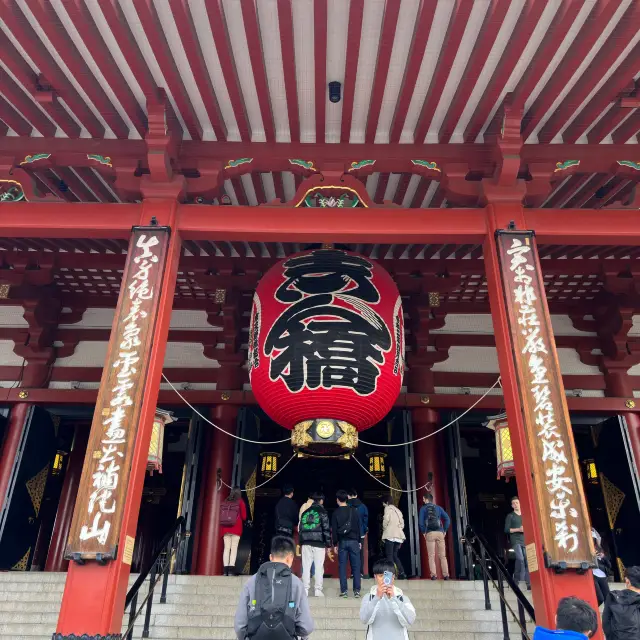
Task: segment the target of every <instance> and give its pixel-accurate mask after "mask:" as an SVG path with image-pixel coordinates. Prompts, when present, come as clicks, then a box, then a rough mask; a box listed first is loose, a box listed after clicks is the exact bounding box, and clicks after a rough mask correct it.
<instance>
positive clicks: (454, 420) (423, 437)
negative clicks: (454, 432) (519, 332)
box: [358, 378, 502, 447]
mask: <svg viewBox="0 0 640 640" xmlns="http://www.w3.org/2000/svg"><path fill="white" fill-rule="evenodd" d="M498 384H500V385H501V383H500V378H498V379H497V380H496V381H495V382H494V383H493V385H491V387H490V388H489V389H487V390H486V391H485V393H484V394H483V395H481V396H480V397H479V398H478V399H477V400H476V401H475V402H474V403H473V404H472V405H471V406H470V407H469V408H468V409H467V410H466V411H464V412H463V413H461V414H460V415H459V416H457V417H456V418H454V419H453V420H452V421H451V422H449V423H447V424H445V425H444V427H440V428H439V429H436V430H435V431H433V432H432V433H428V434H427V435H426V436H422V438H416V439H415V440H411V442H400V443H397V444H383V443H380V442H367V441H366V440H362V439H360V438H359V439H358V441H359V442H360V443H362V444H368V445H369V446H371V447H404V446H406V445H409V444H414V443H415V442H420V441H421V440H426V439H427V438H431V437H432V436H435V435H436V433H440V432H441V431H444V430H445V429H448V428H449V427H450V426H451V425H452V424H455V423H456V422H458V420H460V418H463V417H464V416H466V415H467V413H469V412H470V411H471V410H472V409H474V408H475V407H477V406H478V405H479V404H480V403H481V402H482V401H483V400H484V399H485V398H486V397H487V396H488V395H489V393H490V392H491V391H492V390H493V389H494V388H495V387H496V385H498ZM501 386H502V385H501Z"/></svg>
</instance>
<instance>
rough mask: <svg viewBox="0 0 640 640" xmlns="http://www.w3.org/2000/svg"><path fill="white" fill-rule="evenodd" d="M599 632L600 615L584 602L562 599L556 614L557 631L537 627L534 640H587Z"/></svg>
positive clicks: (571, 598) (574, 599) (572, 598)
mask: <svg viewBox="0 0 640 640" xmlns="http://www.w3.org/2000/svg"><path fill="white" fill-rule="evenodd" d="M597 630H598V614H597V613H596V612H595V609H594V608H593V607H592V606H591V605H590V604H589V603H587V602H585V601H584V600H580V599H579V598H574V597H569V598H562V600H560V602H559V603H558V610H557V612H556V630H555V631H553V630H551V629H545V628H544V627H537V628H536V630H535V632H534V634H533V640H586V639H587V638H591V636H593V635H594V634H595V632H596V631H597Z"/></svg>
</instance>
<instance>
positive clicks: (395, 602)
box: [360, 559, 416, 640]
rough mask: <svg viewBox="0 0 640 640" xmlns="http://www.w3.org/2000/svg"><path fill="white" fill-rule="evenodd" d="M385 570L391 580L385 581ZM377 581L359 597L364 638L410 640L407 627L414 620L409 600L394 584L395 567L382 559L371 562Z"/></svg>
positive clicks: (370, 639)
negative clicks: (365, 593)
mask: <svg viewBox="0 0 640 640" xmlns="http://www.w3.org/2000/svg"><path fill="white" fill-rule="evenodd" d="M385 572H387V575H388V577H389V578H390V579H388V580H387V582H390V584H385ZM373 577H374V578H375V581H376V584H375V585H374V586H373V587H371V591H370V592H369V594H368V595H366V596H365V597H364V598H362V605H361V606H360V620H361V621H362V622H363V623H364V624H366V625H367V639H366V640H409V633H408V632H407V628H408V627H410V626H411V625H412V624H413V623H414V622H415V619H416V610H415V609H414V607H413V605H412V604H411V600H409V598H408V597H407V596H405V595H404V594H403V593H402V591H401V590H400V589H398V587H396V586H394V581H395V566H394V564H393V562H390V561H389V560H386V559H383V560H378V562H376V563H375V564H374V565H373Z"/></svg>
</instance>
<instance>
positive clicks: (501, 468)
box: [486, 413, 516, 481]
mask: <svg viewBox="0 0 640 640" xmlns="http://www.w3.org/2000/svg"><path fill="white" fill-rule="evenodd" d="M486 426H487V427H488V428H489V429H491V430H492V431H495V434H496V455H497V457H498V479H500V478H506V479H507V481H508V480H509V478H511V477H512V476H515V475H516V468H515V464H514V462H513V447H512V446H511V432H510V431H509V423H508V421H507V415H506V414H505V413H503V414H500V415H499V416H493V417H491V418H489V422H488V423H487V424H486Z"/></svg>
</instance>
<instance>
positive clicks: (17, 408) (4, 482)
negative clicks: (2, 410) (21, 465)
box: [0, 402, 31, 507]
mask: <svg viewBox="0 0 640 640" xmlns="http://www.w3.org/2000/svg"><path fill="white" fill-rule="evenodd" d="M30 406H31V405H30V404H29V403H27V402H21V403H19V404H16V405H13V408H12V409H11V413H10V414H9V421H8V423H7V429H6V433H5V436H4V443H2V450H1V451H0V507H2V506H3V505H4V501H5V499H6V497H7V489H8V488H9V481H10V480H11V472H12V471H13V463H14V461H15V459H16V455H17V453H18V447H19V446H20V438H21V437H22V432H23V430H24V424H25V422H26V420H27V412H28V411H29V407H30Z"/></svg>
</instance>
